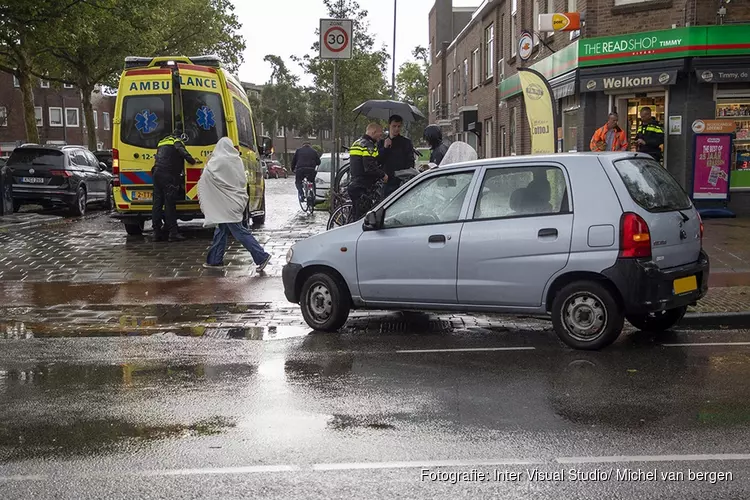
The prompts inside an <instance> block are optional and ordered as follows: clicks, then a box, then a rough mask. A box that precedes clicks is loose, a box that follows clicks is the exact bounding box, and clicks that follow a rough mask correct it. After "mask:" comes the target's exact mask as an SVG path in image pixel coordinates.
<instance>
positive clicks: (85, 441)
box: [0, 416, 236, 462]
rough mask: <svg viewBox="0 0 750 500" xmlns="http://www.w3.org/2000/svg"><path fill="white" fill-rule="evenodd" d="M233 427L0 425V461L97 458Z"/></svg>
mask: <svg viewBox="0 0 750 500" xmlns="http://www.w3.org/2000/svg"><path fill="white" fill-rule="evenodd" d="M235 426H236V423H235V422H234V421H233V420H231V419H227V418H224V417H220V416H216V417H212V418H209V419H205V420H198V421H195V422H193V423H191V424H163V425H158V424H153V425H146V424H134V423H131V422H128V421H125V420H120V419H116V418H103V419H92V420H78V419H77V420H75V421H73V422H70V423H50V422H39V423H29V424H19V423H5V422H0V455H4V456H5V457H6V459H5V460H2V461H13V460H23V459H28V458H40V457H59V456H75V455H79V456H80V455H99V454H101V453H103V452H104V453H106V452H111V451H117V448H118V447H122V446H126V445H129V446H133V445H138V444H139V443H146V442H150V441H155V440H164V439H175V438H189V437H197V436H211V435H217V434H221V433H222V432H224V431H226V429H228V428H232V427H235ZM3 449H4V450H3ZM2 461H0V462H2Z"/></svg>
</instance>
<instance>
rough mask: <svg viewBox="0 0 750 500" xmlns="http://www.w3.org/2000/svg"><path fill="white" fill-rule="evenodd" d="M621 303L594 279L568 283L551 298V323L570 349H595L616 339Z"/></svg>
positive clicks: (621, 321)
mask: <svg viewBox="0 0 750 500" xmlns="http://www.w3.org/2000/svg"><path fill="white" fill-rule="evenodd" d="M624 321H625V320H624V317H623V314H622V307H621V306H620V304H619V303H618V302H617V300H616V299H615V296H614V295H613V293H612V292H610V291H609V290H608V289H607V288H606V287H605V286H603V285H602V284H600V283H597V282H595V281H578V282H574V283H571V284H569V285H568V286H566V287H565V288H563V289H562V290H560V292H558V293H557V295H556V296H555V299H554V301H553V302H552V324H553V325H554V327H555V331H556V332H557V335H558V337H560V340H562V341H563V342H565V343H566V344H567V345H569V346H570V347H572V348H573V349H584V350H598V349H602V348H603V347H606V346H608V345H610V344H611V343H612V342H614V341H615V340H617V337H619V336H620V333H621V332H622V327H623V324H624Z"/></svg>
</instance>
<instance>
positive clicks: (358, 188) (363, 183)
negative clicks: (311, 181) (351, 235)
mask: <svg viewBox="0 0 750 500" xmlns="http://www.w3.org/2000/svg"><path fill="white" fill-rule="evenodd" d="M382 135H383V127H381V126H380V125H378V124H377V123H371V124H369V125H368V126H367V131H366V132H365V135H363V136H362V137H360V138H359V139H357V140H356V141H354V144H352V146H351V148H349V171H350V175H351V181H350V182H349V186H348V187H347V191H348V192H349V198H350V199H351V200H352V220H353V221H357V220H359V219H361V218H362V217H363V216H364V215H365V213H364V212H365V210H366V209H367V208H369V207H366V206H365V203H364V202H365V197H366V196H365V195H366V194H367V193H368V192H369V191H371V190H372V189H373V188H374V187H375V184H376V183H377V182H378V181H379V180H380V179H382V180H383V182H385V183H387V182H388V175H387V174H386V173H385V172H384V171H383V169H382V168H380V163H379V162H378V147H377V142H378V141H379V140H380V137H381V136H382Z"/></svg>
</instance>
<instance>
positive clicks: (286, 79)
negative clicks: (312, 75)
mask: <svg viewBox="0 0 750 500" xmlns="http://www.w3.org/2000/svg"><path fill="white" fill-rule="evenodd" d="M263 60H264V61H266V62H267V63H269V64H270V65H271V80H270V81H269V83H268V85H266V86H265V87H263V91H262V94H261V100H262V108H263V112H262V114H263V117H264V119H265V120H273V121H271V123H267V122H266V125H267V126H268V125H271V128H272V129H275V128H276V127H281V128H282V130H283V132H284V155H285V156H286V155H287V144H288V142H287V133H288V132H289V130H300V129H301V128H302V127H303V126H304V124H305V123H306V122H307V105H306V101H305V96H304V94H303V92H302V89H301V88H300V87H299V85H297V81H298V78H297V77H296V76H295V75H293V74H291V73H290V72H289V69H288V68H287V67H286V63H284V60H283V59H281V58H280V57H279V56H276V55H272V54H269V55H267V56H266V57H265V58H263ZM286 163H287V164H288V161H287V162H286Z"/></svg>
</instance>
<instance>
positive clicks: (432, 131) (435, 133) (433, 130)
mask: <svg viewBox="0 0 750 500" xmlns="http://www.w3.org/2000/svg"><path fill="white" fill-rule="evenodd" d="M424 140H425V141H427V143H428V144H429V145H430V146H433V147H436V146H437V145H438V144H440V143H441V142H443V132H442V131H441V130H440V127H438V126H437V125H427V127H425V129H424Z"/></svg>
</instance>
